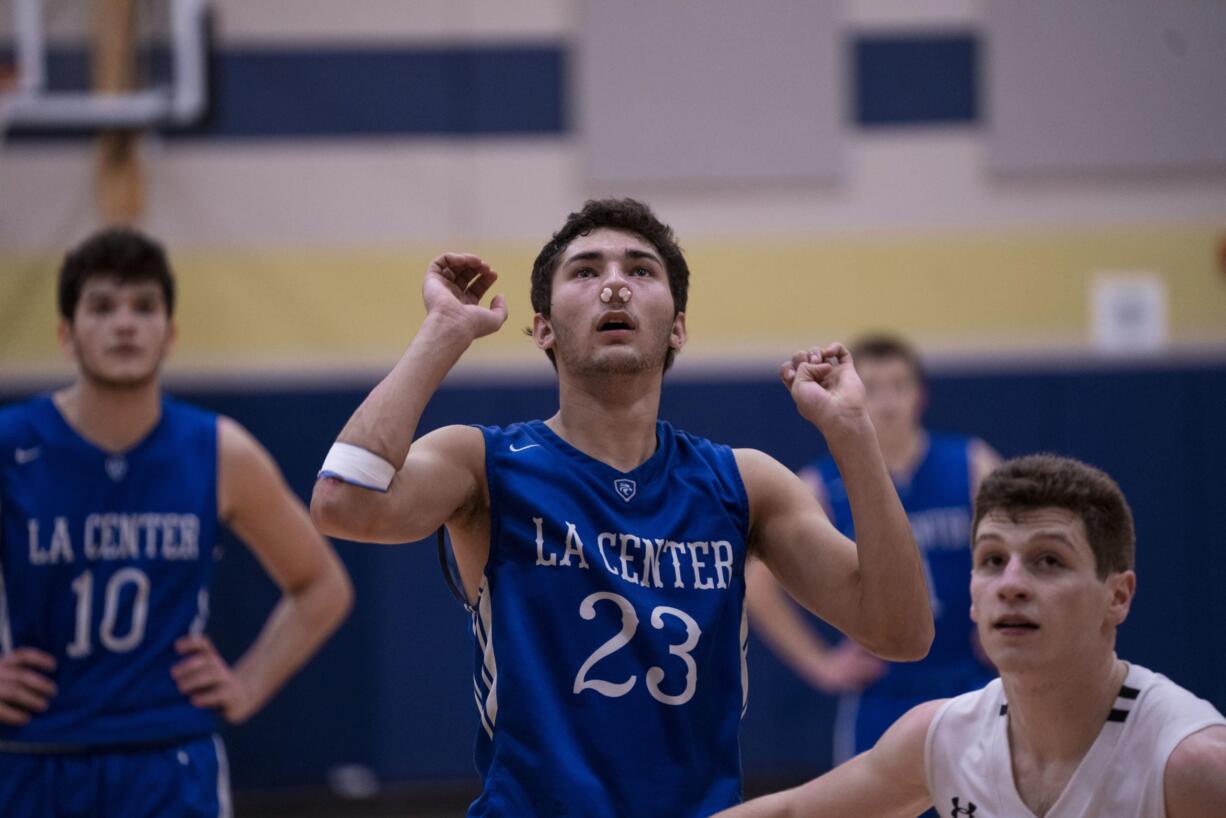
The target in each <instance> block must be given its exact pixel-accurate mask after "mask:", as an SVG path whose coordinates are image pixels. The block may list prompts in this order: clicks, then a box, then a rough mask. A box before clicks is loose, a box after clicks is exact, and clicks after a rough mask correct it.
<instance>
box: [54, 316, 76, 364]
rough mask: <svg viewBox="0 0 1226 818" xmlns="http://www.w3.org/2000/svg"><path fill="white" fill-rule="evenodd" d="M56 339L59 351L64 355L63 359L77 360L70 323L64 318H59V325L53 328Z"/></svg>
mask: <svg viewBox="0 0 1226 818" xmlns="http://www.w3.org/2000/svg"><path fill="white" fill-rule="evenodd" d="M55 335H56V338H58V339H59V342H60V350H61V351H62V352H63V353H64V357H65V358H66V359H67V360H69V361H75V360H76V359H77V344H76V340H75V339H74V338H73V337H72V322H71V321H69V320H68V319H66V318H61V319H60V323H59V324H58V325H57V326H56V328H55Z"/></svg>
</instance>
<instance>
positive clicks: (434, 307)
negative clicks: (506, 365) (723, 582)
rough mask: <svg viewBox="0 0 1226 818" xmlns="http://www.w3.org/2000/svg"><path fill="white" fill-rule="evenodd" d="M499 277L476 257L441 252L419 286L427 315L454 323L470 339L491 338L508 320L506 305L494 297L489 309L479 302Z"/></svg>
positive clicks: (501, 299)
mask: <svg viewBox="0 0 1226 818" xmlns="http://www.w3.org/2000/svg"><path fill="white" fill-rule="evenodd" d="M497 280H498V274H497V273H496V272H494V271H493V270H491V269H490V266H489V265H488V264H486V263H485V262H484V261H482V260H481V259H480V258H478V257H477V256H473V255H468V254H465V253H444V254H443V255H441V256H439V257H438V258H436V259H435V260H434V261H432V262H430V266H429V268H427V269H426V277H425V281H424V282H423V283H422V298H423V299H424V300H425V302H426V312H427V313H429V314H432V315H439V316H441V317H444V318H447V319H450V320H452V321H455V322H456V323H457V324H458V325H459V326H461V327H463V328H464V329H465V330H466V331H467V332H468V333H469V334H470V336H471V338H472V340H476V339H477V338H481V337H484V336H486V335H490V334H491V333H494V332H497V331H498V329H499V328H500V327H501V326H502V325H503V323H504V322H505V321H506V320H507V302H506V299H504V298H503V297H502V296H501V295H496V296H494V298H493V300H492V301H491V302H490V305H489V306H488V307H482V306H481V299H482V298H484V297H485V294H486V292H488V291H489V288H490V287H491V286H492V285H493V283H494V282H495V281H497Z"/></svg>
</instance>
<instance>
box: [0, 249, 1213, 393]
mask: <svg viewBox="0 0 1226 818" xmlns="http://www.w3.org/2000/svg"><path fill="white" fill-rule="evenodd" d="M1221 236H1222V231H1221V229H1220V228H1219V227H1216V226H1181V227H1161V228H1160V227H1145V228H1115V229H1102V230H1096V231H1084V230H1080V231H1071V230H1070V231H1066V232H1025V233H1021V232H1018V233H1000V234H974V235H945V236H933V235H923V236H902V235H888V236H881V237H868V236H855V237H847V236H845V237H821V238H813V239H807V238H804V237H797V236H784V237H766V236H745V237H738V238H736V239H729V238H727V237H718V238H714V237H711V238H700V237H684V236H683V237H682V239H683V245H684V246H685V248H686V249H687V253H688V258H689V260H690V267H691V271H692V281H691V295H690V306H689V310H688V322H689V330H690V347H689V349H688V350H687V353H686V358H687V359H694V358H698V359H701V358H703V357H704V356H706V357H715V356H722V355H725V354H727V353H728V352H729V351H730V350H731V351H739V352H742V353H744V354H746V355H756V354H771V355H775V354H782V353H784V352H786V351H788V350H790V349H792V348H793V347H795V346H797V345H801V344H810V343H817V342H824V341H827V340H830V339H834V338H847V337H849V336H851V335H853V334H855V333H857V332H860V331H863V330H865V329H877V328H887V329H893V330H896V331H899V332H902V333H905V334H907V335H909V336H911V337H913V338H914V339H916V340H917V341H918V342H919V343H920V344H921V346H938V347H943V348H964V349H966V350H969V351H983V352H992V351H1002V352H1017V351H1026V350H1027V349H1031V348H1035V347H1043V346H1053V345H1073V346H1077V345H1082V344H1085V343H1088V341H1089V329H1088V318H1087V316H1088V306H1087V299H1088V282H1089V278H1090V276H1091V275H1092V274H1093V273H1094V272H1095V271H1102V270H1107V271H1128V270H1144V271H1153V272H1156V273H1158V274H1159V275H1160V276H1161V277H1162V279H1163V280H1164V281H1165V282H1166V285H1167V288H1168V298H1169V306H1170V327H1171V334H1172V341H1174V342H1176V343H1179V344H1190V343H1197V342H1201V343H1205V342H1207V343H1214V344H1222V343H1226V274H1224V273H1223V272H1222V270H1221V269H1220V262H1219V250H1218V248H1219V242H1220V241H1221ZM467 249H469V250H471V251H472V252H476V253H478V254H481V255H482V256H483V257H484V258H486V260H488V261H489V262H490V263H491V264H492V265H493V266H494V267H495V269H497V270H499V271H500V272H501V274H502V279H501V280H500V281H499V282H498V284H497V285H495V288H494V289H495V291H497V292H502V293H504V294H505V295H506V296H507V299H508V302H509V305H510V310H511V318H510V321H509V322H508V326H507V327H504V329H503V330H502V332H500V333H498V334H497V335H496V336H494V337H492V338H489V339H485V340H483V341H481V342H480V343H479V344H478V345H477V346H476V347H475V348H474V350H473V353H472V357H474V358H475V359H477V360H486V361H493V362H502V361H507V362H518V361H539V360H541V356H540V354H539V353H538V352H537V351H536V349H535V348H534V347H533V345H532V343H531V341H530V339H528V338H526V337H524V335H523V334H522V332H520V330H521V329H522V328H523V327H526V326H528V325H529V324H530V323H531V307H530V305H529V300H528V283H529V282H528V279H529V269H530V265H531V262H532V259H533V258H534V256H535V254H536V251H537V249H538V247H537V246H536V245H531V246H529V245H516V244H506V243H486V242H479V241H474V242H469V243H468V244H467ZM435 251H436V248H409V249H404V250H390V249H389V250H378V249H373V250H372V249H365V248H363V249H356V250H346V249H334V250H327V251H285V250H270V251H266V252H264V251H252V250H234V251H209V252H188V251H184V252H173V251H172V260H173V262H174V264H175V266H176V269H177V272H178V277H179V286H180V299H179V308H178V319H179V331H180V332H179V347H178V350H177V353H176V357H175V364H174V368H178V369H182V370H185V371H192V370H214V371H230V370H235V371H241V370H243V369H244V368H252V369H267V368H268V367H270V366H271V367H286V368H289V369H293V370H296V371H304V372H310V371H312V370H313V369H316V368H324V369H329V370H331V369H334V368H336V367H338V366H339V367H344V366H346V365H357V366H372V365H373V366H382V365H385V364H387V363H389V362H391V361H393V360H394V359H395V358H396V356H398V355H399V353H400V352H401V350H402V349H403V348H404V346H405V345H406V344H407V342H408V340H409V338H410V337H411V336H412V333H413V331H414V329H415V328H416V326H417V325H418V323H419V322H420V321H421V318H422V315H423V308H422V305H421V295H420V285H421V274H422V271H423V270H424V269H425V267H426V265H427V264H428V263H429V261H430V259H431V258H432V257H433V256H434V254H435ZM58 263H59V259H58V257H45V258H31V257H14V256H11V255H9V256H4V255H0V369H2V370H3V371H5V372H10V373H11V372H21V373H38V372H49V371H62V370H63V369H64V368H65V366H64V364H62V362H61V360H60V354H59V351H58V348H57V346H56V343H55V334H54V323H55V315H56V313H55V294H54V288H55V282H54V278H55V272H56V268H57V265H58Z"/></svg>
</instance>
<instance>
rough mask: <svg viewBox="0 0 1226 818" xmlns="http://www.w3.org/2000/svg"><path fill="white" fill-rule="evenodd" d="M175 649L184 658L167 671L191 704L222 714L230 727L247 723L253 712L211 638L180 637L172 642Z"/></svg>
mask: <svg viewBox="0 0 1226 818" xmlns="http://www.w3.org/2000/svg"><path fill="white" fill-rule="evenodd" d="M175 650H176V651H178V652H179V653H180V654H182V655H183V656H184V658H183V659H181V660H180V661H179V662H178V663H177V664H176V665H175V666H174V667H172V668H171V669H170V675H171V678H173V679H174V680H175V684H176V685H178V687H179V692H180V693H182V694H183V695H184V696H187V697H188V698H189V699H191V702H192V704H194V705H196V707H203V708H209V709H212V710H219V711H221V715H222V716H223V717H224V718H225V719H226V721H228V722H230V723H231V724H237V723H239V722H242V721H246V720H247V718H248V717H250V716H251V714H252V713H254V712H255V709H256V706H255V702H253V701H252V697H251V695H250V693H249V692H248V690H247V688H246V687H245V686H244V685H243V683H242V680H241V679H239V677H238V676H237V674H235V672H234V670H233V669H232V668H231V667H230V665H229V664H227V663H226V660H225V659H223V658H221V654H220V653H218V652H217V648H215V647H213V641H212V640H211V639H209V638H208V637H207V636H205V635H204V634H192V635H191V636H183V637H180V638H179V639H177V640H175Z"/></svg>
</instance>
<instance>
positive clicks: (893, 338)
mask: <svg viewBox="0 0 1226 818" xmlns="http://www.w3.org/2000/svg"><path fill="white" fill-rule="evenodd" d="M849 349H850V351H851V357H852V360H854V361H876V360H882V359H885V358H898V359H899V360H902V361H903V362H905V363H906V364H907V366H908V367H910V368H911V372H912V373H913V374H914V375H915V380H916V381H917V382H919V383H921V384H923V383H924V381H925V375H924V364H923V361H922V360H920V355H919V352H918V351H917V350H916V349H915V347H914V346H912V345H911V343H910V342H909V341H906V340H904V339H903V338H902V337H901V336H898V335H893V334H891V333H888V332H873V333H869V334H867V335H861V336H860V337H859V338H857V339H855V340H854V341H852V342H851V344H850V346H849Z"/></svg>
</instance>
